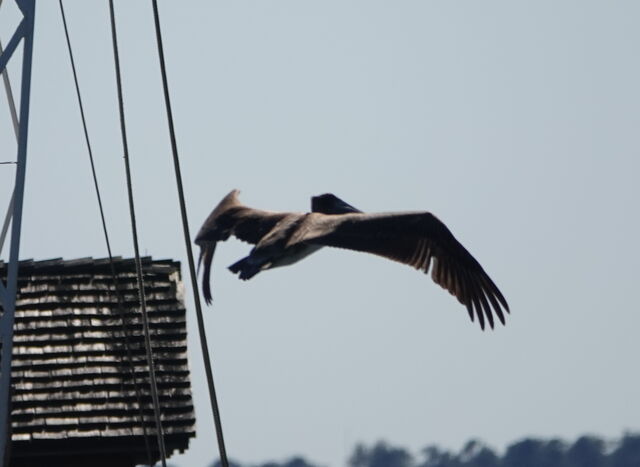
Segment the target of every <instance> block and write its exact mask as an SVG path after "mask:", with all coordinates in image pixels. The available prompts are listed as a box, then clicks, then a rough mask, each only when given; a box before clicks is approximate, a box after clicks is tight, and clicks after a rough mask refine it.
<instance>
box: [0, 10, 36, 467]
mask: <svg viewBox="0 0 640 467" xmlns="http://www.w3.org/2000/svg"><path fill="white" fill-rule="evenodd" d="M15 2H16V4H17V5H18V8H20V11H21V12H22V16H23V17H22V20H21V21H20V23H19V24H18V26H17V27H16V29H15V31H14V33H13V35H12V36H11V39H10V40H9V42H8V43H7V44H6V47H5V48H4V50H2V52H1V53H0V72H2V73H3V78H4V83H5V86H6V89H7V97H8V101H9V106H11V107H12V106H13V102H12V101H13V99H12V96H11V92H10V88H9V86H8V79H7V77H6V76H7V75H6V67H7V63H8V62H9V60H10V59H11V57H12V56H13V53H14V52H15V51H16V48H17V47H18V45H19V44H20V42H21V41H22V44H23V48H22V77H21V81H22V82H21V86H20V112H19V115H18V118H14V126H15V127H16V134H17V138H18V151H17V152H18V154H17V159H16V178H15V185H14V189H13V195H12V197H11V201H10V202H9V207H8V209H7V216H6V219H5V221H4V224H3V228H2V232H1V235H0V250H1V249H2V244H3V243H4V239H5V236H6V233H7V231H8V228H9V223H11V245H10V250H9V267H8V272H7V277H6V283H3V282H2V281H1V280H0V309H1V314H0V466H4V465H8V459H7V457H8V456H7V452H8V446H9V443H10V437H11V429H10V423H11V417H10V414H11V356H12V350H13V322H14V313H15V308H16V291H17V283H18V256H19V253H20V230H21V224H22V201H23V198H24V183H25V173H26V164H27V135H28V127H29V98H30V93H31V61H32V55H33V26H34V19H35V7H36V3H35V0H15ZM0 4H1V0H0ZM12 109H13V107H12Z"/></svg>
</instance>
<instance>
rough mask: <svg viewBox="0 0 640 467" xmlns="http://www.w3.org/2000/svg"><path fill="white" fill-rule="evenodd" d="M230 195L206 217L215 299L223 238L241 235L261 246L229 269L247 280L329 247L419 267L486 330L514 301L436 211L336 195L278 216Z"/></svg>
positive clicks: (204, 240) (203, 236) (205, 249)
mask: <svg viewBox="0 0 640 467" xmlns="http://www.w3.org/2000/svg"><path fill="white" fill-rule="evenodd" d="M237 196H238V191H237V190H234V191H232V192H231V193H229V194H228V195H227V196H226V197H225V198H224V199H223V200H222V201H221V202H220V204H218V206H216V208H215V209H214V210H213V212H212V213H211V214H210V215H209V217H208V218H207V219H206V221H205V223H204V224H203V226H202V228H201V229H200V232H199V233H198V235H197V237H196V243H197V244H198V245H199V246H200V247H201V251H200V260H199V264H200V263H201V262H202V261H203V260H204V277H203V292H204V296H205V300H206V301H207V303H210V302H211V289H210V274H211V260H212V259H213V253H214V251H215V246H216V242H218V241H223V240H226V239H227V238H229V235H234V236H235V237H237V238H239V239H240V240H244V241H246V242H249V243H252V244H255V247H254V248H253V249H252V250H251V253H250V254H249V256H247V257H245V258H243V259H241V260H240V261H238V262H236V263H234V264H232V265H231V266H230V267H229V269H230V270H231V272H233V273H235V274H238V275H239V277H240V279H245V280H246V279H250V278H251V277H253V276H254V275H256V274H257V273H259V272H260V271H262V270H265V269H270V268H273V267H278V266H286V265H289V264H293V263H295V262H297V261H300V260H301V259H303V258H304V257H306V256H308V255H309V254H311V253H313V252H315V251H317V250H318V249H320V248H322V247H324V246H332V247H336V248H346V249H350V250H355V251H363V252H367V253H373V254H375V255H379V256H382V257H385V258H388V259H391V260H394V261H398V262H400V263H404V264H407V265H409V266H413V267H414V268H416V269H419V270H421V271H423V272H425V273H428V272H429V269H430V268H431V276H432V278H433V280H434V281H435V282H436V283H437V284H439V285H440V286H441V287H443V288H444V289H446V290H448V291H449V292H450V293H451V294H452V295H454V296H455V297H456V298H457V299H458V301H459V302H460V303H462V304H463V305H464V306H466V308H467V311H468V312H469V316H470V318H471V320H472V321H473V320H474V318H477V319H478V322H479V323H480V327H481V328H482V329H484V326H485V320H486V321H487V322H488V323H489V326H491V327H492V328H493V326H494V313H495V315H496V316H497V317H498V319H499V320H500V322H501V323H502V324H504V322H505V317H504V312H505V311H506V312H509V306H508V305H507V302H506V300H505V298H504V297H503V295H502V293H501V292H500V290H499V289H498V287H497V286H496V285H495V284H494V283H493V281H492V280H491V278H490V277H489V276H488V275H487V273H486V272H485V271H484V269H483V268H482V266H481V265H480V263H478V262H477V261H476V260H475V258H474V257H473V256H471V254H470V253H469V252H468V251H467V250H466V249H465V248H464V247H463V246H462V245H461V244H460V242H458V241H457V240H456V239H455V237H454V236H453V234H452V233H451V232H450V231H449V229H448V228H447V227H446V226H445V225H444V224H443V223H442V222H441V221H440V220H439V219H438V218H437V217H435V216H434V215H433V214H431V213H429V212H403V213H380V214H368V213H363V212H361V211H359V210H358V209H356V208H354V207H353V206H351V205H349V204H347V203H345V202H344V201H342V200H341V199H340V198H338V197H336V196H334V195H332V194H324V195H320V196H315V197H313V198H312V202H311V205H312V212H310V213H278V212H269V211H260V210H257V209H252V208H249V207H247V206H244V205H243V204H242V203H240V201H239V200H238V197H237Z"/></svg>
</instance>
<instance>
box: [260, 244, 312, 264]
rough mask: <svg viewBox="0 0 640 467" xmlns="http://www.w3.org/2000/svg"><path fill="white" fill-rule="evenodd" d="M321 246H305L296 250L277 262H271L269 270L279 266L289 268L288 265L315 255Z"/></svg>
mask: <svg viewBox="0 0 640 467" xmlns="http://www.w3.org/2000/svg"><path fill="white" fill-rule="evenodd" d="M320 248H322V245H305V246H304V247H302V248H297V249H296V250H295V251H293V252H291V253H289V252H287V254H285V255H282V256H281V257H280V258H278V259H277V260H275V261H273V262H272V263H271V265H270V267H271V268H277V267H280V266H289V265H290V264H294V263H297V262H298V261H300V260H301V259H304V258H306V257H307V256H309V255H310V254H312V253H315V252H316V251H318V250H319V249H320Z"/></svg>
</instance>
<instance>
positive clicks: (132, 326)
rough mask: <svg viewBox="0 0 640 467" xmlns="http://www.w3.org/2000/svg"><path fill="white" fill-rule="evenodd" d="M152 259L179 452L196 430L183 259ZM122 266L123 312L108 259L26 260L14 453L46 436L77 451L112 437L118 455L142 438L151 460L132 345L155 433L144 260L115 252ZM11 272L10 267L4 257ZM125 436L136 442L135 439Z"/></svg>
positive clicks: (164, 389) (167, 412)
mask: <svg viewBox="0 0 640 467" xmlns="http://www.w3.org/2000/svg"><path fill="white" fill-rule="evenodd" d="M142 261H143V272H144V276H145V291H146V299H147V309H148V312H149V323H150V329H151V338H152V347H153V350H154V361H155V364H156V371H157V379H158V392H159V399H160V405H161V410H162V413H163V414H162V419H163V430H164V431H165V432H166V433H167V435H168V438H167V439H166V440H165V443H166V444H167V450H168V451H169V452H172V451H174V450H179V451H184V450H185V449H186V448H187V447H188V440H189V438H191V437H193V436H195V413H194V409H193V401H192V397H191V384H190V379H189V376H190V375H189V365H188V361H187V354H186V346H187V335H186V311H185V308H184V303H183V286H182V283H181V279H180V265H179V263H177V262H175V261H171V260H160V261H153V260H152V259H151V258H143V260H142ZM115 266H116V270H117V271H118V284H119V285H118V291H119V293H120V296H121V297H122V300H123V302H122V309H119V308H118V295H117V294H116V293H115V288H114V286H113V282H112V279H111V276H110V265H109V261H108V259H96V260H94V259H92V258H80V259H76V260H71V261H64V260H62V259H59V258H57V259H52V260H47V261H32V260H29V261H24V262H21V263H20V267H19V271H20V278H19V280H18V287H19V293H18V297H17V301H16V315H15V327H14V347H13V350H14V358H13V362H12V367H13V372H12V377H13V380H12V382H13V384H14V393H13V407H12V425H13V434H12V440H13V446H12V455H13V456H14V458H15V457H20V456H21V455H22V454H26V453H28V452H29V453H30V454H33V452H32V450H33V446H34V444H33V443H38V442H45V441H46V442H47V443H49V444H47V446H49V447H48V449H49V450H51V449H52V448H51V446H52V444H50V443H55V442H56V441H55V440H60V441H61V442H62V441H64V442H65V443H66V444H65V446H66V448H65V449H67V450H68V446H69V444H68V443H69V442H70V441H72V440H73V439H78V440H81V442H82V443H86V442H87V440H88V439H92V440H93V441H92V443H93V442H95V443H103V444H104V443H106V444H104V446H103V447H105V446H107V445H108V447H107V449H108V450H109V451H112V452H114V453H115V452H117V451H118V449H120V451H121V452H125V451H127V452H128V451H129V450H130V449H131V445H130V443H131V442H132V440H133V441H134V442H136V443H138V444H139V446H140V447H139V449H140V450H141V451H140V452H141V453H142V457H141V458H142V459H144V458H145V456H146V454H145V453H144V451H143V450H144V440H143V439H142V435H143V430H142V428H141V426H140V420H139V417H140V414H139V408H138V405H137V400H138V395H137V394H136V391H135V385H134V382H133V379H132V375H131V368H132V367H131V364H130V363H129V362H128V360H127V355H128V352H127V349H126V345H127V343H128V344H129V346H130V353H131V355H132V357H133V369H134V374H135V378H136V380H137V385H138V387H139V390H140V391H141V393H140V395H141V397H142V403H143V410H144V418H145V424H146V425H147V427H148V429H147V431H148V433H152V432H153V429H152V428H149V427H153V424H154V422H153V411H152V406H151V404H150V395H149V386H148V370H147V367H146V357H145V350H144V339H143V335H142V326H141V317H140V314H139V311H138V295H137V283H136V273H135V263H134V260H132V259H122V258H115ZM2 275H6V264H5V263H2V262H0V276H2ZM123 320H124V327H125V328H126V332H125V329H123ZM125 334H126V336H125ZM123 437H127V438H128V440H127V443H125V444H123V443H122V439H123ZM135 440H138V441H135ZM109 443H112V445H109ZM101 445H102V444H101ZM85 446H86V444H85ZM136 449H138V448H136ZM53 452H55V448H53ZM136 452H137V451H136ZM50 454H51V452H49V455H50Z"/></svg>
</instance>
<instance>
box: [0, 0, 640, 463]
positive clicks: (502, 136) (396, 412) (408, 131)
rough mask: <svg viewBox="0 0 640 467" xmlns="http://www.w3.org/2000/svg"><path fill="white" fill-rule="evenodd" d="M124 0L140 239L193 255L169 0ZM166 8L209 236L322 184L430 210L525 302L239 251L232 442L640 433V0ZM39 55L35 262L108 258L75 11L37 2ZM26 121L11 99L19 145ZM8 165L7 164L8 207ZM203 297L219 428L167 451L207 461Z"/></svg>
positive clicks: (229, 393) (101, 108)
mask: <svg viewBox="0 0 640 467" xmlns="http://www.w3.org/2000/svg"><path fill="white" fill-rule="evenodd" d="M11 3H12V2H10V1H5V5H3V7H2V10H0V36H1V37H2V39H3V41H4V42H5V43H6V41H7V39H8V34H9V27H8V24H9V23H11V20H12V15H11V14H10V13H11V8H14V7H13V5H11ZM9 5H10V9H9V10H7V11H9V13H7V12H6V11H3V10H5V8H6V7H7V6H9ZM65 7H66V10H67V15H68V19H69V24H70V29H71V36H72V41H73V45H74V46H75V52H76V60H77V64H78V72H79V75H80V84H81V87H82V91H83V93H84V98H85V106H86V110H87V117H88V121H89V130H90V132H91V137H92V140H93V144H94V151H95V157H96V159H97V164H98V170H99V176H100V180H101V184H102V188H103V194H104V197H105V204H106V208H107V220H108V222H109V226H110V233H111V237H112V242H113V249H114V253H115V254H118V255H123V256H131V255H132V252H133V248H132V243H131V237H130V228H129V220H128V219H129V218H128V213H127V206H126V192H125V187H124V166H123V161H122V149H121V143H120V134H119V128H118V120H117V106H116V99H115V81H114V71H113V56H112V50H111V42H110V41H111V39H110V31H109V25H108V9H107V2H106V1H104V2H98V1H93V2H86V1H79V0H75V1H71V0H67V1H65ZM116 10H117V14H118V21H119V23H118V28H119V35H120V48H121V53H122V60H123V62H122V67H123V74H124V85H125V101H126V111H127V119H128V132H129V143H130V153H131V159H132V164H133V171H134V184H135V185H134V191H135V195H136V202H137V210H138V221H139V235H140V243H141V249H142V251H143V252H144V253H147V254H149V255H153V256H154V257H155V258H167V257H170V258H174V259H177V260H180V261H183V263H185V264H186V262H185V253H184V245H183V241H182V233H181V230H180V220H179V213H178V207H177V197H176V190H175V183H174V178H173V177H174V176H173V168H172V162H171V159H170V148H169V140H168V136H167V130H166V120H165V116H164V110H163V104H162V94H161V88H160V75H159V70H158V63H157V52H156V49H155V37H154V31H153V22H152V15H151V3H150V2H124V1H118V2H116ZM160 13H161V17H162V22H163V31H164V34H165V47H166V54H167V65H168V70H169V81H170V86H171V94H172V98H173V106H174V112H175V114H174V116H175V120H176V127H177V131H178V145H179V149H180V154H181V158H182V166H183V175H184V181H185V185H186V196H187V202H188V207H189V217H190V222H191V230H192V232H193V234H194V235H195V233H196V231H197V229H198V228H199V226H200V224H201V222H202V221H203V220H204V218H205V217H206V216H207V214H208V213H209V211H210V210H211V208H212V207H213V206H214V205H215V204H216V203H217V202H218V201H219V199H220V198H221V197H222V196H224V195H225V194H226V193H227V192H228V191H229V190H231V189H232V188H239V189H241V190H242V194H241V199H242V200H243V201H245V202H246V203H247V204H249V205H251V206H255V207H261V208H266V209H272V210H299V211H302V210H306V209H308V205H309V197H310V196H312V195H315V194H319V193H323V192H327V191H332V192H334V193H335V194H337V195H338V196H340V197H342V198H344V199H345V200H347V201H348V202H350V203H352V204H354V205H355V206H357V207H359V208H361V209H363V210H366V211H385V210H429V211H432V212H433V213H435V214H436V215H437V216H439V217H440V218H441V219H442V220H443V221H444V222H446V223H447V224H448V225H449V227H450V228H451V230H452V231H453V232H454V234H455V235H456V236H457V237H458V239H459V240H460V241H461V242H462V243H463V244H464V245H466V246H467V247H468V249H469V250H470V251H471V252H472V253H473V254H474V255H475V256H476V258H477V259H478V260H479V261H480V262H481V263H482V264H483V265H484V266H485V268H486V270H487V271H488V272H489V274H490V275H491V276H492V277H493V279H494V280H495V281H496V283H497V284H498V285H499V287H500V288H501V290H502V291H503V293H504V294H505V296H506V297H507V299H508V301H509V304H510V306H511V309H512V314H511V315H510V316H509V317H508V322H507V326H506V327H500V328H499V329H497V330H496V331H493V332H486V331H485V332H484V333H483V332H481V331H480V329H479V327H478V326H477V324H472V323H471V322H469V320H468V317H467V314H466V311H465V310H464V308H463V307H462V306H461V305H460V304H458V303H457V301H456V300H454V299H453V298H452V297H451V296H449V295H448V294H447V293H445V292H444V291H442V290H441V289H440V288H439V287H437V286H436V285H435V284H433V283H432V281H431V279H430V278H428V277H425V276H424V275H421V274H419V273H417V272H416V271H415V270H412V269H410V268H407V267H403V266H401V265H398V264H395V263H392V262H389V261H384V260H381V259H379V258H376V257H370V256H367V255H363V254H355V253H350V252H345V251H330V250H323V251H322V252H320V253H318V254H317V255H314V256H312V257H310V258H309V259H308V260H305V261H304V262H302V263H300V264H298V265H296V266H295V267H292V268H283V269H279V270H275V271H269V272H266V273H264V274H260V275H258V276H257V277H256V278H255V279H253V280H252V281H249V282H241V281H238V280H237V279H236V278H235V277H234V276H232V275H231V274H230V273H228V271H227V270H226V269H225V267H226V266H227V265H229V264H231V263H232V262H233V261H235V260H237V259H238V258H239V257H241V256H243V255H245V254H246V253H247V251H248V249H249V248H248V246H247V245H245V244H241V243H239V242H236V241H232V242H228V243H227V244H224V245H221V246H220V247H219V248H218V251H217V253H216V258H215V261H214V272H213V280H214V285H213V290H214V296H215V302H214V306H213V307H212V308H209V309H207V310H206V320H207V331H208V335H209V339H210V345H211V347H212V350H213V353H212V358H213V363H214V372H215V376H216V382H217V386H218V387H217V389H218V392H219V398H220V404H221V410H222V416H223V424H224V428H225V437H226V440H227V449H228V452H229V454H230V456H231V457H232V458H234V459H237V460H238V461H241V462H248V463H250V462H258V461H265V460H269V459H276V460H279V459H283V458H286V457H288V456H290V455H293V454H301V455H304V456H305V457H306V458H308V459H309V460H311V461H314V462H317V463H321V464H324V465H327V466H331V467H337V466H341V465H344V463H345V460H346V458H347V456H348V455H349V454H350V452H351V449H352V448H353V446H354V444H355V443H356V442H359V441H363V442H373V441H375V440H378V439H386V440H388V441H389V442H392V443H395V444H399V445H403V446H406V447H408V448H410V449H412V450H413V451H414V452H417V451H418V450H419V449H420V448H421V447H423V446H424V445H426V444H428V443H438V444H440V445H442V446H444V447H448V448H455V449H457V448H459V447H461V445H462V444H463V443H464V442H465V441H466V440H468V439H469V438H471V437H479V438H481V439H483V440H485V441H486V442H487V443H489V444H490V445H491V446H493V447H495V448H498V449H502V448H504V446H505V445H506V444H508V443H509V442H510V441H513V440H515V439H517V438H520V437H523V436H529V435H534V436H541V437H551V436H561V437H565V438H568V439H572V438H574V437H576V436H578V435H580V434H583V433H595V434H599V435H603V436H606V437H617V436H619V435H620V434H621V433H622V432H623V431H624V430H634V429H635V430H638V429H640V402H639V399H638V397H637V395H638V394H639V393H640V373H638V371H637V359H638V355H639V354H640V340H639V339H638V333H639V329H640V313H639V312H640V309H639V305H638V299H637V293H636V291H637V286H638V285H637V284H638V279H639V277H638V270H640V249H639V248H638V247H637V241H638V240H637V239H638V238H640V222H639V221H638V200H639V199H640V187H639V185H638V182H637V176H638V173H640V137H639V136H638V135H640V84H639V83H640V65H639V64H640V58H639V57H640V29H639V28H638V18H640V3H638V2H636V1H631V0H630V1H616V0H608V1H604V0H603V1H589V0H580V1H577V0H575V1H558V0H553V1H546V0H537V1H512V0H508V1H507V0H505V1H490V0H487V1H483V2H475V1H459V2H451V1H402V0H400V1H393V2H391V1H372V0H367V1H344V0H341V1H329V0H325V1H322V2H311V1H306V2H300V1H278V2H276V1H260V2H258V1H253V2H249V1H233V2H231V1H227V2H219V1H216V2H211V1H189V2H167V1H162V2H160ZM34 60H35V62H34V70H33V72H34V79H33V92H32V112H31V118H32V119H31V128H30V146H29V162H28V173H27V185H26V197H25V208H24V209H25V211H24V222H23V242H22V254H21V256H22V257H23V258H36V259H46V258H51V257H64V258H68V259H71V258H76V257H83V256H94V257H102V256H105V255H106V250H105V247H104V241H103V238H102V234H101V228H100V224H99V217H98V213H97V207H96V202H95V196H94V193H93V187H92V182H91V179H90V172H89V165H88V161H87V155H86V151H85V147H84V142H83V139H82V133H81V126H80V121H79V116H78V110H77V104H76V101H75V96H74V93H73V92H74V91H73V84H72V79H71V72H70V66H69V63H68V58H67V52H66V48H65V44H64V36H63V32H62V26H61V20H60V15H59V11H58V5H57V2H53V1H49V2H38V12H37V22H36V41H35V55H34ZM10 71H11V73H12V78H13V80H14V84H17V78H18V77H19V73H18V71H19V70H18V68H17V67H16V66H15V64H14V65H12V68H10ZM0 109H6V101H5V99H4V93H2V96H1V97H0ZM11 131H12V130H11V126H10V121H9V118H8V111H6V110H5V111H4V112H2V111H0V137H1V138H2V141H3V144H4V145H5V147H6V148H7V150H6V151H3V157H2V159H3V160H4V159H10V158H12V157H13V152H12V151H13V150H14V140H13V134H12V133H11ZM13 170H14V169H13V168H12V167H11V166H0V183H1V184H0V200H2V199H4V200H8V193H9V186H10V183H11V180H12V178H11V177H12V176H13ZM2 209H4V208H2ZM5 255H6V253H5ZM186 273H187V270H186V268H183V274H185V278H186ZM185 283H186V285H187V290H188V293H189V294H190V291H189V288H188V281H185ZM188 303H189V306H190V304H191V300H190V299H189V302H188ZM192 311H193V309H192V307H190V309H189V313H190V315H189V319H190V322H189V332H190V335H191V338H190V357H191V368H192V371H193V390H194V396H195V402H196V409H197V429H198V438H197V439H196V440H194V441H192V447H191V449H190V450H189V451H188V452H187V453H186V454H185V455H183V456H180V457H176V458H172V459H171V462H172V463H175V464H178V465H180V466H181V467H186V466H203V467H204V466H206V465H208V464H209V463H210V462H211V461H212V460H213V458H214V457H216V456H217V449H216V447H215V441H214V435H213V423H212V419H211V414H210V409H209V405H208V400H207V391H206V384H205V382H204V378H203V370H202V364H201V357H200V354H199V351H200V347H199V344H198V341H197V332H196V328H195V317H194V314H193V313H192Z"/></svg>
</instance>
